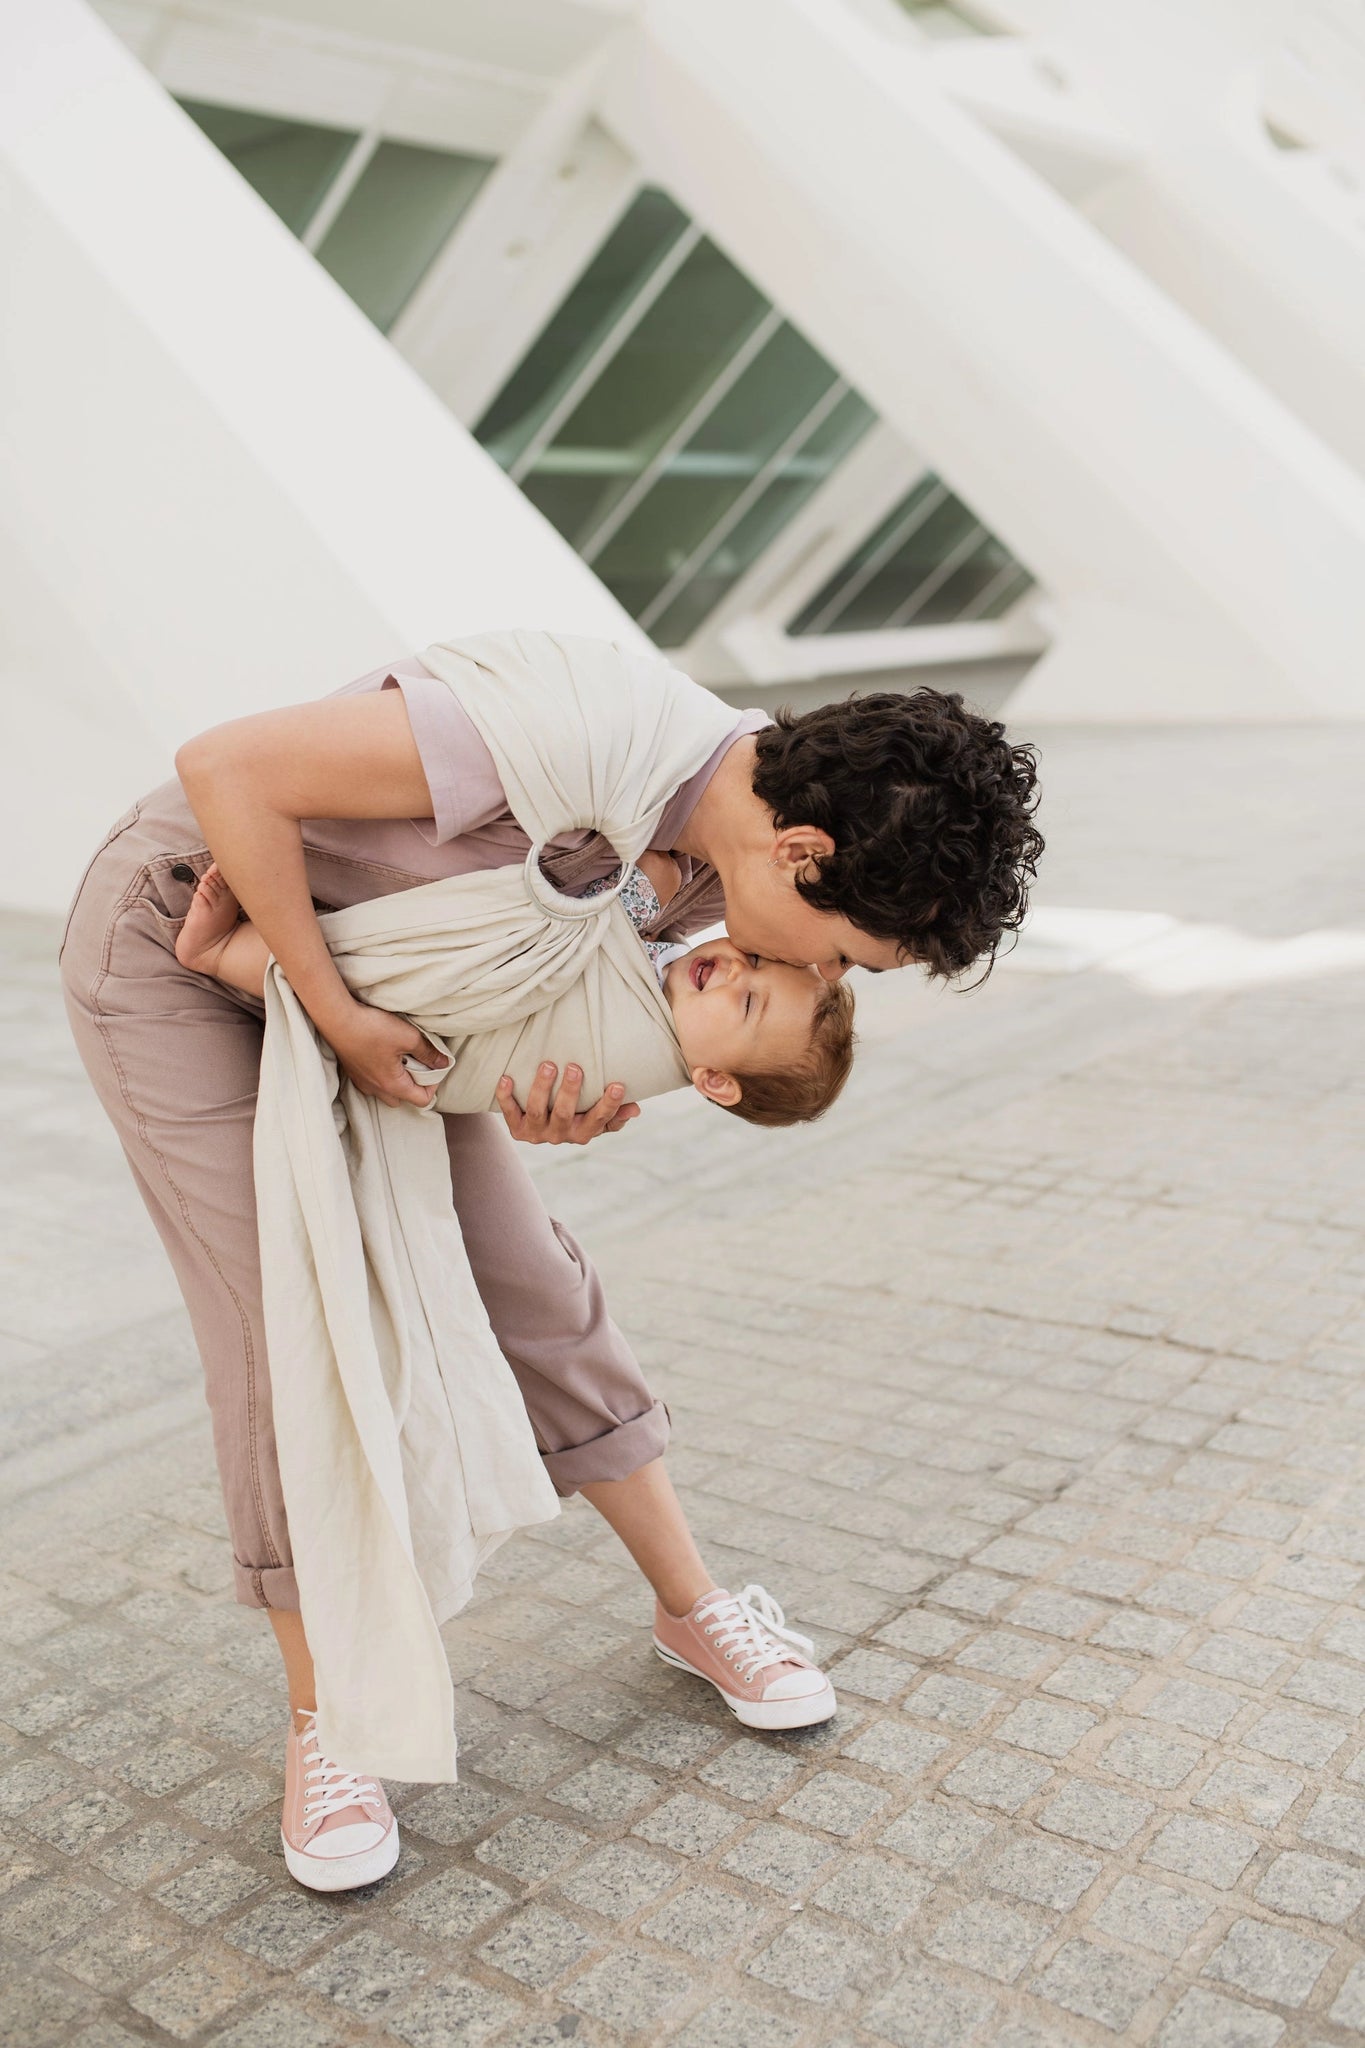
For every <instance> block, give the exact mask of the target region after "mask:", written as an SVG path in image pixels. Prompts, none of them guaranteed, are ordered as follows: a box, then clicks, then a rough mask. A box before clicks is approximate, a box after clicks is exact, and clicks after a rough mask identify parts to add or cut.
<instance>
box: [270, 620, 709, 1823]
mask: <svg viewBox="0 0 1365 2048" xmlns="http://www.w3.org/2000/svg"><path fill="white" fill-rule="evenodd" d="M422 660H423V661H424V662H425V664H426V665H427V666H428V667H429V668H430V669H431V670H432V671H433V673H434V674H436V675H437V676H439V677H440V679H441V680H442V681H443V682H444V683H445V684H446V685H447V687H448V688H450V689H451V690H452V691H454V693H455V694H456V695H457V696H458V698H459V700H460V703H461V705H462V706H463V708H464V709H465V711H466V712H467V713H468V715H469V716H470V718H471V719H472V721H473V723H474V725H475V727H476V728H477V730H478V732H479V734H480V736H481V737H482V738H483V740H484V741H485V743H486V744H487V746H488V748H489V750H490V752H491V754H492V756H493V761H494V764H495V766H496V768H497V770H498V774H499V777H500V779H501V781H502V784H503V787H504V789H505V790H506V792H507V798H508V805H509V808H510V810H511V811H512V814H513V815H514V817H515V818H516V819H517V821H518V823H519V824H520V825H521V826H522V828H523V830H524V831H525V832H526V833H527V836H528V837H529V839H530V841H531V846H532V855H531V858H530V859H529V860H528V862H527V864H526V867H525V868H524V869H520V868H496V869H493V870H491V871H488V872H485V873H476V874H464V875H458V876H454V877H451V878H450V879H448V880H444V881H438V882H432V883H428V884H426V885H425V886H423V887H420V888H416V889H409V890H404V891H401V892H399V893H398V894H396V895H391V896H385V897H382V898H379V899H378V900H376V901H374V902H370V903H361V904H357V905H355V906H353V907H352V908H350V909H347V910H342V911H336V912H332V913H329V914H328V915H326V916H324V917H323V918H322V919H321V924H322V928H323V931H324V933H325V934H326V937H327V942H328V945H329V947H330V948H331V950H332V953H333V956H334V958H335V959H336V962H337V965H338V968H339V969H340V971H341V973H342V975H343V977H344V979H345V980H346V982H347V984H348V986H349V987H351V988H352V990H353V991H354V992H355V993H356V994H357V995H360V996H362V997H363V998H364V1000H366V1001H367V1002H371V1003H375V1004H378V1005H379V1006H380V1007H382V1008H385V1009H390V1010H395V1011H399V1012H401V1013H403V1014H404V1015H406V1016H408V1017H410V1018H411V1019H412V1021H413V1022H414V1023H415V1024H416V1025H418V1026H419V1028H421V1029H422V1030H423V1031H425V1032H427V1033H428V1035H430V1036H431V1037H433V1038H435V1039H436V1040H437V1041H438V1042H439V1043H441V1045H442V1046H443V1048H445V1049H448V1050H449V1051H450V1052H451V1054H452V1055H453V1056H454V1066H453V1069H452V1070H451V1072H450V1073H449V1075H448V1077H447V1078H446V1079H444V1080H443V1081H442V1083H441V1085H440V1088H439V1090H438V1095H437V1100H436V1104H435V1105H434V1106H433V1108H432V1109H430V1110H426V1111H419V1110H415V1109H411V1108H399V1109H393V1108H388V1107H386V1106H385V1105H384V1104H382V1103H379V1102H376V1101H375V1100H374V1099H373V1098H372V1097H370V1096H365V1095H362V1094H361V1093H360V1092H359V1091H358V1090H357V1089H355V1088H354V1087H352V1086H351V1084H350V1083H349V1082H348V1081H346V1080H345V1079H344V1077H343V1076H342V1075H341V1074H340V1071H339V1069H338V1067H337V1064H336V1061H335V1059H334V1057H333V1056H332V1054H331V1052H330V1050H329V1049H328V1047H327V1046H326V1045H325V1044H324V1043H323V1042H322V1041H321V1040H320V1039H319V1037H318V1035H317V1033H316V1031H315V1030H314V1028H313V1025H312V1023H311V1022H310V1020H309V1018H308V1016H307V1014H306V1012H305V1011H304V1010H303V1007H302V1005H301V1004H300V1003H299V1001H298V999H297V998H296V996H295V995H294V993H293V990H292V989H291V988H290V987H289V984H288V982H287V981H286V980H285V978H284V976H283V975H282V974H281V972H280V970H279V968H278V966H277V965H276V964H275V963H274V962H273V961H272V962H271V964H270V967H269V970H268V972H267V976H266V1034H265V1052H264V1057H263V1061H262V1069H261V1088H260V1097H259V1102H258V1107H257V1115H256V1127H255V1129H256V1137H255V1159H256V1190H257V1207H258V1214H259V1226H260V1237H261V1271H262V1281H263V1298H264V1305H265V1319H266V1330H267V1335H268V1340H269V1346H270V1358H271V1385H272V1393H273V1399H274V1414H275V1428H276V1435H277V1439H278V1444H279V1456H280V1471H281V1476H282V1480H283V1485H284V1497H285V1503H286V1507H287V1510H288V1514H289V1529H290V1536H291V1540H292V1543H293V1550H294V1563H295V1568H296V1571H297V1575H298V1583H299V1594H300V1604H301V1606H302V1611H303V1620H304V1626H305V1629H306V1631H307V1635H308V1641H309V1646H310V1648H311V1650H312V1653H313V1660H314V1664H315V1667H316V1671H317V1681H318V1709H319V1736H320V1740H321V1743H322V1747H323V1749H324V1750H325V1751H326V1752H327V1753H328V1754H329V1755H331V1756H333V1757H335V1758H336V1760H337V1761H338V1762H339V1763H341V1764H342V1765H344V1766H345V1767H347V1768H349V1769H352V1770H360V1771H366V1772H371V1773H373V1774H375V1775H376V1776H390V1777H398V1778H403V1779H407V1780H409V1781H428V1782H430V1781H440V1780H451V1779H453V1778H454V1777H455V1776H456V1741H455V1733H454V1727H453V1701H452V1690H451V1682H450V1672H449V1667H448V1665H447V1662H446V1656H445V1650H444V1647H443V1645H442V1642H441V1638H440V1634H439V1623H440V1622H441V1621H443V1620H445V1619H447V1618H448V1617H449V1616H450V1615H451V1614H453V1613H455V1612H456V1611H457V1610H458V1609H459V1608H460V1607H461V1606H462V1605H463V1604H464V1602H465V1601H466V1600H468V1598H469V1596H470V1592H471V1590H472V1586H473V1579H474V1575H475V1573H476V1571H477V1569H478V1567H479V1565H480V1563H481V1562H482V1561H483V1560H484V1558H486V1557H487V1556H488V1554H489V1553H490V1552H491V1551H492V1550H493V1549H495V1548H496V1546H497V1545H498V1544H499V1543H501V1542H503V1541H504V1540H505V1539H506V1538H507V1537H508V1536H509V1535H511V1534H512V1533H513V1532H514V1531H515V1530H516V1529H518V1528H522V1527H525V1526H527V1525H529V1524H531V1523H534V1522H538V1521H544V1520H547V1519H549V1518H550V1517H551V1516H553V1515H554V1514H556V1513H557V1512H558V1499H557V1496H556V1495H555V1492H554V1489H553V1487H552V1486H551V1484H550V1481H549V1479H548V1478H547V1477H546V1474H545V1471H544V1468H543V1466H542V1464H541V1460H540V1455H539V1452H538V1450H537V1448H536V1444H535V1439H534V1436H533V1434H532V1431H531V1427H530V1423H529V1421H528V1419H527V1416H526V1412H525V1409H524V1406H523V1404H522V1401H521V1396H520V1394H519V1392H518V1390H517V1386H516V1382H515V1380H514V1378H513V1376H512V1373H511V1369H510V1367H509V1366H508V1365H507V1362H506V1360H505V1359H504V1358H503V1356H502V1354H501V1352H500V1351H499V1350H498V1347H497V1344H496V1341H495V1339H494V1337H493V1333H492V1330H491V1328H490V1326H489V1323H488V1318H487V1316H486V1314H485V1312H484V1309H483V1304H482V1302H481V1301H480V1299H479V1296H478V1291H477V1289H476V1287H475V1285H474V1281H473V1276H472V1274H471V1273H470V1270H469V1264H468V1260H467V1258H466V1256H465V1252H464V1245H463V1241H462V1239H461V1236H460V1229H459V1224H458V1221H457V1219H456V1216H455V1212H454V1209H453V1207H452V1204H451V1199H450V1184H449V1169H448V1163H447V1156H446V1148H445V1144H444V1142H443V1139H442V1136H441V1131H440V1127H439V1125H438V1124H437V1122H436V1114H437V1111H438V1110H443V1111H457V1110H476V1109H488V1108H490V1107H492V1105H493V1089H494V1086H495V1084H496V1081H497V1079H498V1076H499V1075H500V1074H502V1073H511V1074H512V1075H513V1077H514V1078H515V1079H516V1080H517V1081H518V1083H519V1085H521V1086H524V1085H525V1083H526V1082H527V1081H528V1080H529V1078H530V1076H531V1075H532V1073H533V1072H534V1069H535V1066H536V1064H537V1063H538V1061H539V1060H540V1059H542V1058H545V1057H551V1058H553V1059H554V1060H555V1061H556V1063H557V1064H563V1062H564V1061H565V1060H566V1059H575V1060H578V1061H579V1062H580V1064H581V1065H582V1066H583V1069H584V1075H585V1082H584V1093H585V1099H587V1100H594V1099H596V1096H597V1095H598V1094H600V1092H601V1089H602V1087H603V1086H604V1085H605V1083H606V1081H607V1080H608V1079H619V1080H623V1081H625V1082H626V1083H627V1085H628V1087H629V1089H630V1091H631V1092H632V1094H634V1095H635V1096H637V1097H638V1096H642V1095H648V1094H657V1093H659V1092H661V1091H662V1090H664V1089H666V1088H672V1087H677V1086H680V1085H682V1084H684V1083H685V1082H686V1079H687V1069H686V1066H685V1065H684V1063H683V1061H682V1058H681V1055H680V1053H679V1051H678V1046H677V1041H676V1038H675V1036H674V1034H673V1030H672V1024H671V1019H670V1017H669V1012H668V1007H667V1004H666V1003H665V1001H664V999H663V997H662V994H661V992H660V990H659V988H658V984H657V981H656V979H655V976H654V972H653V968H652V967H651V965H650V963H649V960H648V958H647V956H646V954H645V952H644V949H643V947H642V946H641V945H640V943H639V940H638V938H637V937H636V935H635V933H634V930H633V928H632V926H631V924H630V921H629V919H628V918H627V917H626V914H625V912H624V911H623V910H622V909H621V906H620V904H619V902H617V901H616V899H615V897H614V896H613V895H604V896H597V897H593V898H589V899H587V900H586V901H579V900H576V899H573V898H565V897H561V896H559V895H557V894H556V892H555V891H554V890H553V889H552V888H551V887H550V886H549V885H548V883H547V882H546V881H545V879H544V877H543V875H542V874H541V872H540V869H539V865H538V861H537V858H536V850H537V849H538V848H539V847H541V846H543V845H544V844H545V843H546V842H547V841H548V840H550V839H552V838H554V837H555V836H556V835H558V834H561V833H564V832H567V831H572V830H575V829H578V828H590V829H595V830H598V831H600V832H601V833H602V834H603V835H604V836H605V837H606V838H607V839H608V841H609V842H610V843H611V845H612V846H613V847H614V848H615V850H616V851H617V852H618V853H619V854H621V856H622V857H623V859H625V860H631V859H633V858H634V857H635V856H636V855H638V854H639V853H641V852H643V851H644V849H645V848H646V847H647V846H648V845H649V843H650V837H651V834H652V832H653V831H654V829H655V828H656V826H657V824H658V822H659V819H660V817H661V815H662V812H663V810H664V807H665V805H666V804H667V801H668V799H669V798H670V797H671V796H672V795H673V794H674V793H675V791H676V790H677V789H678V787H679V785H680V784H681V783H683V782H685V781H686V780H687V778H688V777H689V776H691V775H694V774H695V773H696V772H697V770H698V769H699V768H700V767H701V766H702V765H703V764H704V763H705V762H706V760H707V759H708V758H709V757H710V755H711V754H712V753H714V752H715V750H716V748H717V747H718V746H720V745H721V744H722V743H723V741H724V740H725V739H726V737H727V736H728V734H729V733H730V732H731V730H732V729H733V724H734V714H733V712H731V711H730V710H729V709H728V708H727V707H726V706H725V705H723V704H721V703H720V702H719V701H718V700H717V699H715V698H713V697H711V696H710V695H709V694H708V693H707V692H706V691H704V690H701V689H699V688H698V687H697V686H696V685H695V684H694V683H691V682H690V681H689V680H688V679H687V678H686V677H685V676H683V675H681V674H679V673H678V671H676V670H674V669H671V668H670V667H669V666H668V665H667V664H666V663H665V662H663V661H660V660H650V659H648V658H642V657H640V656H638V655H633V654H626V653H623V652H622V650H620V649H618V648H617V647H615V646H614V645H612V644H611V643H609V642H605V641H596V640H571V639H562V638H556V637H554V636H552V635H549V634H543V633H508V634H485V635H481V636H479V637H477V638H475V639H470V640H466V641H455V642H449V643H442V644H440V645H437V646H435V647H431V648H428V649H426V650H424V652H423V655H422Z"/></svg>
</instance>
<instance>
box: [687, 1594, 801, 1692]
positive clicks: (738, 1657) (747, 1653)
mask: <svg viewBox="0 0 1365 2048" xmlns="http://www.w3.org/2000/svg"><path fill="white" fill-rule="evenodd" d="M708 1617H709V1618H708ZM697 1619H698V1621H702V1622H704V1623H705V1627H706V1633H707V1635H708V1636H714V1637H715V1639H716V1648H717V1649H718V1650H721V1651H723V1652H724V1654H725V1660H726V1662H727V1663H734V1664H737V1665H738V1666H739V1671H740V1676H741V1677H742V1678H745V1679H751V1678H756V1677H757V1676H758V1674H759V1672H760V1671H767V1670H769V1669H770V1668H771V1667H772V1666H773V1665H774V1664H785V1663H786V1662H787V1657H788V1652H787V1651H786V1650H785V1649H784V1648H783V1647H782V1645H783V1643H791V1644H792V1645H793V1646H794V1647H795V1648H796V1649H798V1650H803V1651H804V1652H805V1654H806V1655H807V1656H808V1657H809V1656H810V1655H811V1653H812V1652H813V1651H814V1649H815V1645H814V1643H813V1642H812V1641H811V1639H810V1637H809V1636H803V1635H801V1634H799V1633H798V1631H797V1630H796V1629H794V1628H788V1627H787V1617H786V1615H785V1614H784V1613H783V1612H782V1609H781V1608H780V1607H779V1606H778V1604H777V1602H776V1600H774V1598H773V1596H772V1594H771V1593H770V1592H768V1590H767V1588H766V1587H764V1586H746V1587H745V1588H744V1591H743V1592H742V1593H725V1594H722V1595H721V1596H720V1597H719V1598H718V1599H716V1600H708V1601H707V1602H706V1603H705V1605H704V1606H702V1607H699V1608H698V1609H697ZM778 1637H780V1638H781V1641H780V1642H779V1641H777V1640H776V1638H778Z"/></svg>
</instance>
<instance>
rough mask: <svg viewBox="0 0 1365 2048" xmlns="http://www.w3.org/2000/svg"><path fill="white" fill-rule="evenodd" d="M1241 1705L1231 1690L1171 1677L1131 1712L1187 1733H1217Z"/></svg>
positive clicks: (1237, 1695) (1240, 1700)
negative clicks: (1225, 1690) (1146, 1700)
mask: <svg viewBox="0 0 1365 2048" xmlns="http://www.w3.org/2000/svg"><path fill="white" fill-rule="evenodd" d="M1244 1705H1245V1701H1244V1700H1243V1699H1242V1698H1241V1697H1240V1695H1239V1694H1237V1693H1235V1692H1220V1691H1218V1690H1217V1689H1216V1688H1215V1687H1213V1686H1211V1685H1196V1684H1194V1683H1193V1682H1192V1681H1190V1680H1187V1679H1183V1678H1173V1679H1171V1680H1170V1681H1169V1683H1168V1684H1166V1685H1163V1686H1162V1688H1161V1690H1160V1692H1158V1693H1157V1694H1156V1695H1155V1696H1154V1697H1153V1698H1152V1699H1150V1700H1148V1702H1147V1704H1146V1706H1144V1707H1135V1708H1134V1709H1133V1711H1134V1712H1135V1713H1138V1714H1141V1715H1142V1717H1143V1719H1144V1720H1148V1721H1164V1722H1167V1723H1168V1724H1169V1725H1170V1726H1171V1727H1172V1728H1183V1729H1184V1730H1185V1731H1186V1733H1187V1734H1189V1735H1208V1736H1217V1735H1221V1734H1222V1732H1223V1730H1224V1729H1225V1728H1226V1727H1227V1725H1228V1723H1229V1721H1231V1720H1232V1719H1233V1718H1234V1716H1236V1715H1237V1714H1239V1713H1240V1712H1241V1710H1242V1707H1243V1706H1244Z"/></svg>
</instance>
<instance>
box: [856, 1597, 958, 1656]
mask: <svg viewBox="0 0 1365 2048" xmlns="http://www.w3.org/2000/svg"><path fill="white" fill-rule="evenodd" d="M965 1634H966V1630H965V1629H964V1628H963V1626H962V1624H961V1622H958V1621H949V1620H948V1618H947V1616H946V1615H941V1614H926V1613H924V1611H923V1610H922V1609H921V1608H918V1607H912V1608H909V1609H908V1610H907V1612H906V1613H904V1614H901V1615H898V1616H897V1618H896V1620H895V1621H889V1622H887V1623H886V1624H885V1626H884V1627H882V1628H879V1629H878V1630H877V1631H876V1639H877V1641H878V1642H879V1643H889V1644H890V1646H891V1648H892V1649H893V1650H907V1651H909V1653H910V1654H911V1655H912V1656H915V1657H946V1656H947V1654H948V1652H949V1650H951V1649H952V1648H953V1647H954V1645H955V1644H957V1643H960V1642H961V1641H962V1638H963V1636H964V1635H965Z"/></svg>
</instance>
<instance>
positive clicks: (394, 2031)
mask: <svg viewBox="0 0 1365 2048" xmlns="http://www.w3.org/2000/svg"><path fill="white" fill-rule="evenodd" d="M524 2011H525V2007H524V2006H523V2005H522V2004H521V2003H520V2001H519V2000H517V1999H514V1998H509V1997H508V1996H507V1995H506V1993H505V1992H502V1991H490V1990H488V1989H487V1988H486V1987H485V1986H484V1985H482V1984H475V1983H473V1982H472V1981H471V1980H470V1979H468V1978H465V1977H446V1978H443V1979H442V1980H441V1982H440V1983H438V1984H424V1985H423V1986H422V1988H421V1990H420V1991H417V1992H415V1993H413V1994H412V1995H411V1996H409V1997H407V1998H403V1999H401V2000H400V2001H399V2003H398V2004H397V2005H396V2006H395V2007H394V2008H393V2009H392V2010H391V2011H390V2012H388V2013H386V2014H385V2017H384V2032H385V2035H386V2036H387V2035H393V2036H395V2037H396V2038H397V2039H398V2040H400V2041H403V2042H406V2043H407V2048H454V2044H455V2043H457V2042H458V2043H459V2044H460V2048H466V2044H469V2048H474V2044H476V2043H479V2042H483V2041H486V2040H487V2039H488V2038H489V2036H490V2035H491V2034H496V2033H498V2032H500V2031H501V2030H502V2028H504V2027H506V2026H509V2025H511V2024H512V2023H513V2021H514V2020H515V2019H516V2017H517V2015H518V2013H520V2012H524Z"/></svg>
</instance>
